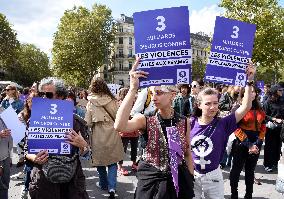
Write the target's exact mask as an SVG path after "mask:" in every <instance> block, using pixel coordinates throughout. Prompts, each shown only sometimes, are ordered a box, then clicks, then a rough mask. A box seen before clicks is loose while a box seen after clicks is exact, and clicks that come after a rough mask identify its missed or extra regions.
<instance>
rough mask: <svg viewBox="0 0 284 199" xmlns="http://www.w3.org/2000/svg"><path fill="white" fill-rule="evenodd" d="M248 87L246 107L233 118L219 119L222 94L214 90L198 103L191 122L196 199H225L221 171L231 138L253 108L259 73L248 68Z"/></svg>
mask: <svg viewBox="0 0 284 199" xmlns="http://www.w3.org/2000/svg"><path fill="white" fill-rule="evenodd" d="M246 72H247V86H246V87H245V93H244V98H243V103H242V105H241V106H240V107H239V108H238V109H237V110H236V111H235V112H234V113H231V114H230V115H228V116H226V117H224V118H218V112H219V108H218V105H219V103H218V92H217V90H215V89H212V88H205V89H204V90H202V91H201V92H200V93H199V94H198V96H197V99H196V104H195V112H194V114H193V116H192V117H191V118H190V120H191V124H190V125H191V133H190V139H191V148H192V157H193V160H194V166H195V172H194V175H195V183H194V194H195V197H194V199H200V198H201V197H202V195H204V197H205V198H206V199H222V198H224V182H223V176H222V171H221V169H220V167H219V163H220V161H221V158H222V157H223V153H224V150H225V147H226V144H227V140H228V137H229V135H230V134H231V133H232V132H234V130H236V128H237V123H238V122H239V121H240V120H241V119H242V118H243V117H244V115H245V114H246V113H247V112H248V111H249V110H250V108H251V106H252V85H253V78H254V74H255V69H254V67H253V66H252V64H249V66H248V67H247V70H246Z"/></svg>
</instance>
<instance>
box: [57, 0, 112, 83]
mask: <svg viewBox="0 0 284 199" xmlns="http://www.w3.org/2000/svg"><path fill="white" fill-rule="evenodd" d="M114 33H115V28H114V23H113V18H112V16H111V10H110V9H109V8H107V7H106V6H104V5H99V4H94V5H93V8H92V10H88V9H87V8H84V7H78V8H76V7H74V8H73V9H72V10H67V11H65V13H64V15H63V17H62V18H61V20H60V24H59V26H58V31H57V32H56V33H55V35H54V40H53V49H52V55H53V69H54V71H55V73H56V75H58V76H59V77H61V78H63V79H65V81H66V82H67V83H68V84H70V85H76V86H87V85H88V84H89V81H90V79H91V78H92V76H93V74H94V72H95V71H96V69H97V68H98V67H100V66H102V65H103V64H104V62H105V58H106V54H107V53H106V52H107V50H108V48H109V44H110V43H112V42H113V41H114Z"/></svg>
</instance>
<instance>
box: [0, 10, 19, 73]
mask: <svg viewBox="0 0 284 199" xmlns="http://www.w3.org/2000/svg"><path fill="white" fill-rule="evenodd" d="M18 47H19V41H18V40H17V35H16V33H15V31H14V30H13V29H12V28H11V24H10V23H9V22H8V21H7V19H6V17H5V15H3V14H1V13H0V69H3V70H7V69H9V68H10V67H11V65H12V63H13V62H14V60H15V54H16V51H17V48H18Z"/></svg>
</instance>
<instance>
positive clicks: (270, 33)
mask: <svg viewBox="0 0 284 199" xmlns="http://www.w3.org/2000/svg"><path fill="white" fill-rule="evenodd" d="M220 6H221V7H223V8H225V9H226V12H225V16H226V17H229V18H232V19H237V20H240V21H245V22H248V23H253V24H256V26H257V30H256V35H255V43H254V50H253V61H254V62H256V63H259V66H260V67H258V74H257V75H258V79H263V80H265V81H266V82H271V81H272V79H271V78H273V77H276V79H275V81H277V77H278V76H279V73H280V71H282V70H283V67H284V42H283V41H284V9H283V7H281V6H279V5H278V1H277V0H257V1H255V0H222V1H221V4H220ZM269 73H272V75H271V74H269ZM267 74H269V75H267Z"/></svg>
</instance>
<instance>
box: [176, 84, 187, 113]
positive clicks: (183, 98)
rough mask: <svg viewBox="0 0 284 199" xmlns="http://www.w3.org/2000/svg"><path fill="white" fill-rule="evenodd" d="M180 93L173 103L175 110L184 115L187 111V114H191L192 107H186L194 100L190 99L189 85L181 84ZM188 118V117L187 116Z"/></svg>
mask: <svg viewBox="0 0 284 199" xmlns="http://www.w3.org/2000/svg"><path fill="white" fill-rule="evenodd" d="M178 89H179V93H178V95H177V96H176V97H175V99H174V101H173V108H174V110H175V111H176V112H177V113H179V114H182V115H184V112H185V111H184V110H185V109H186V110H187V111H186V113H187V114H188V113H189V112H190V106H188V107H185V103H186V102H187V101H188V100H190V102H192V98H190V99H189V97H190V95H189V94H190V88H189V85H188V84H180V85H178ZM185 116H186V115H185Z"/></svg>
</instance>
